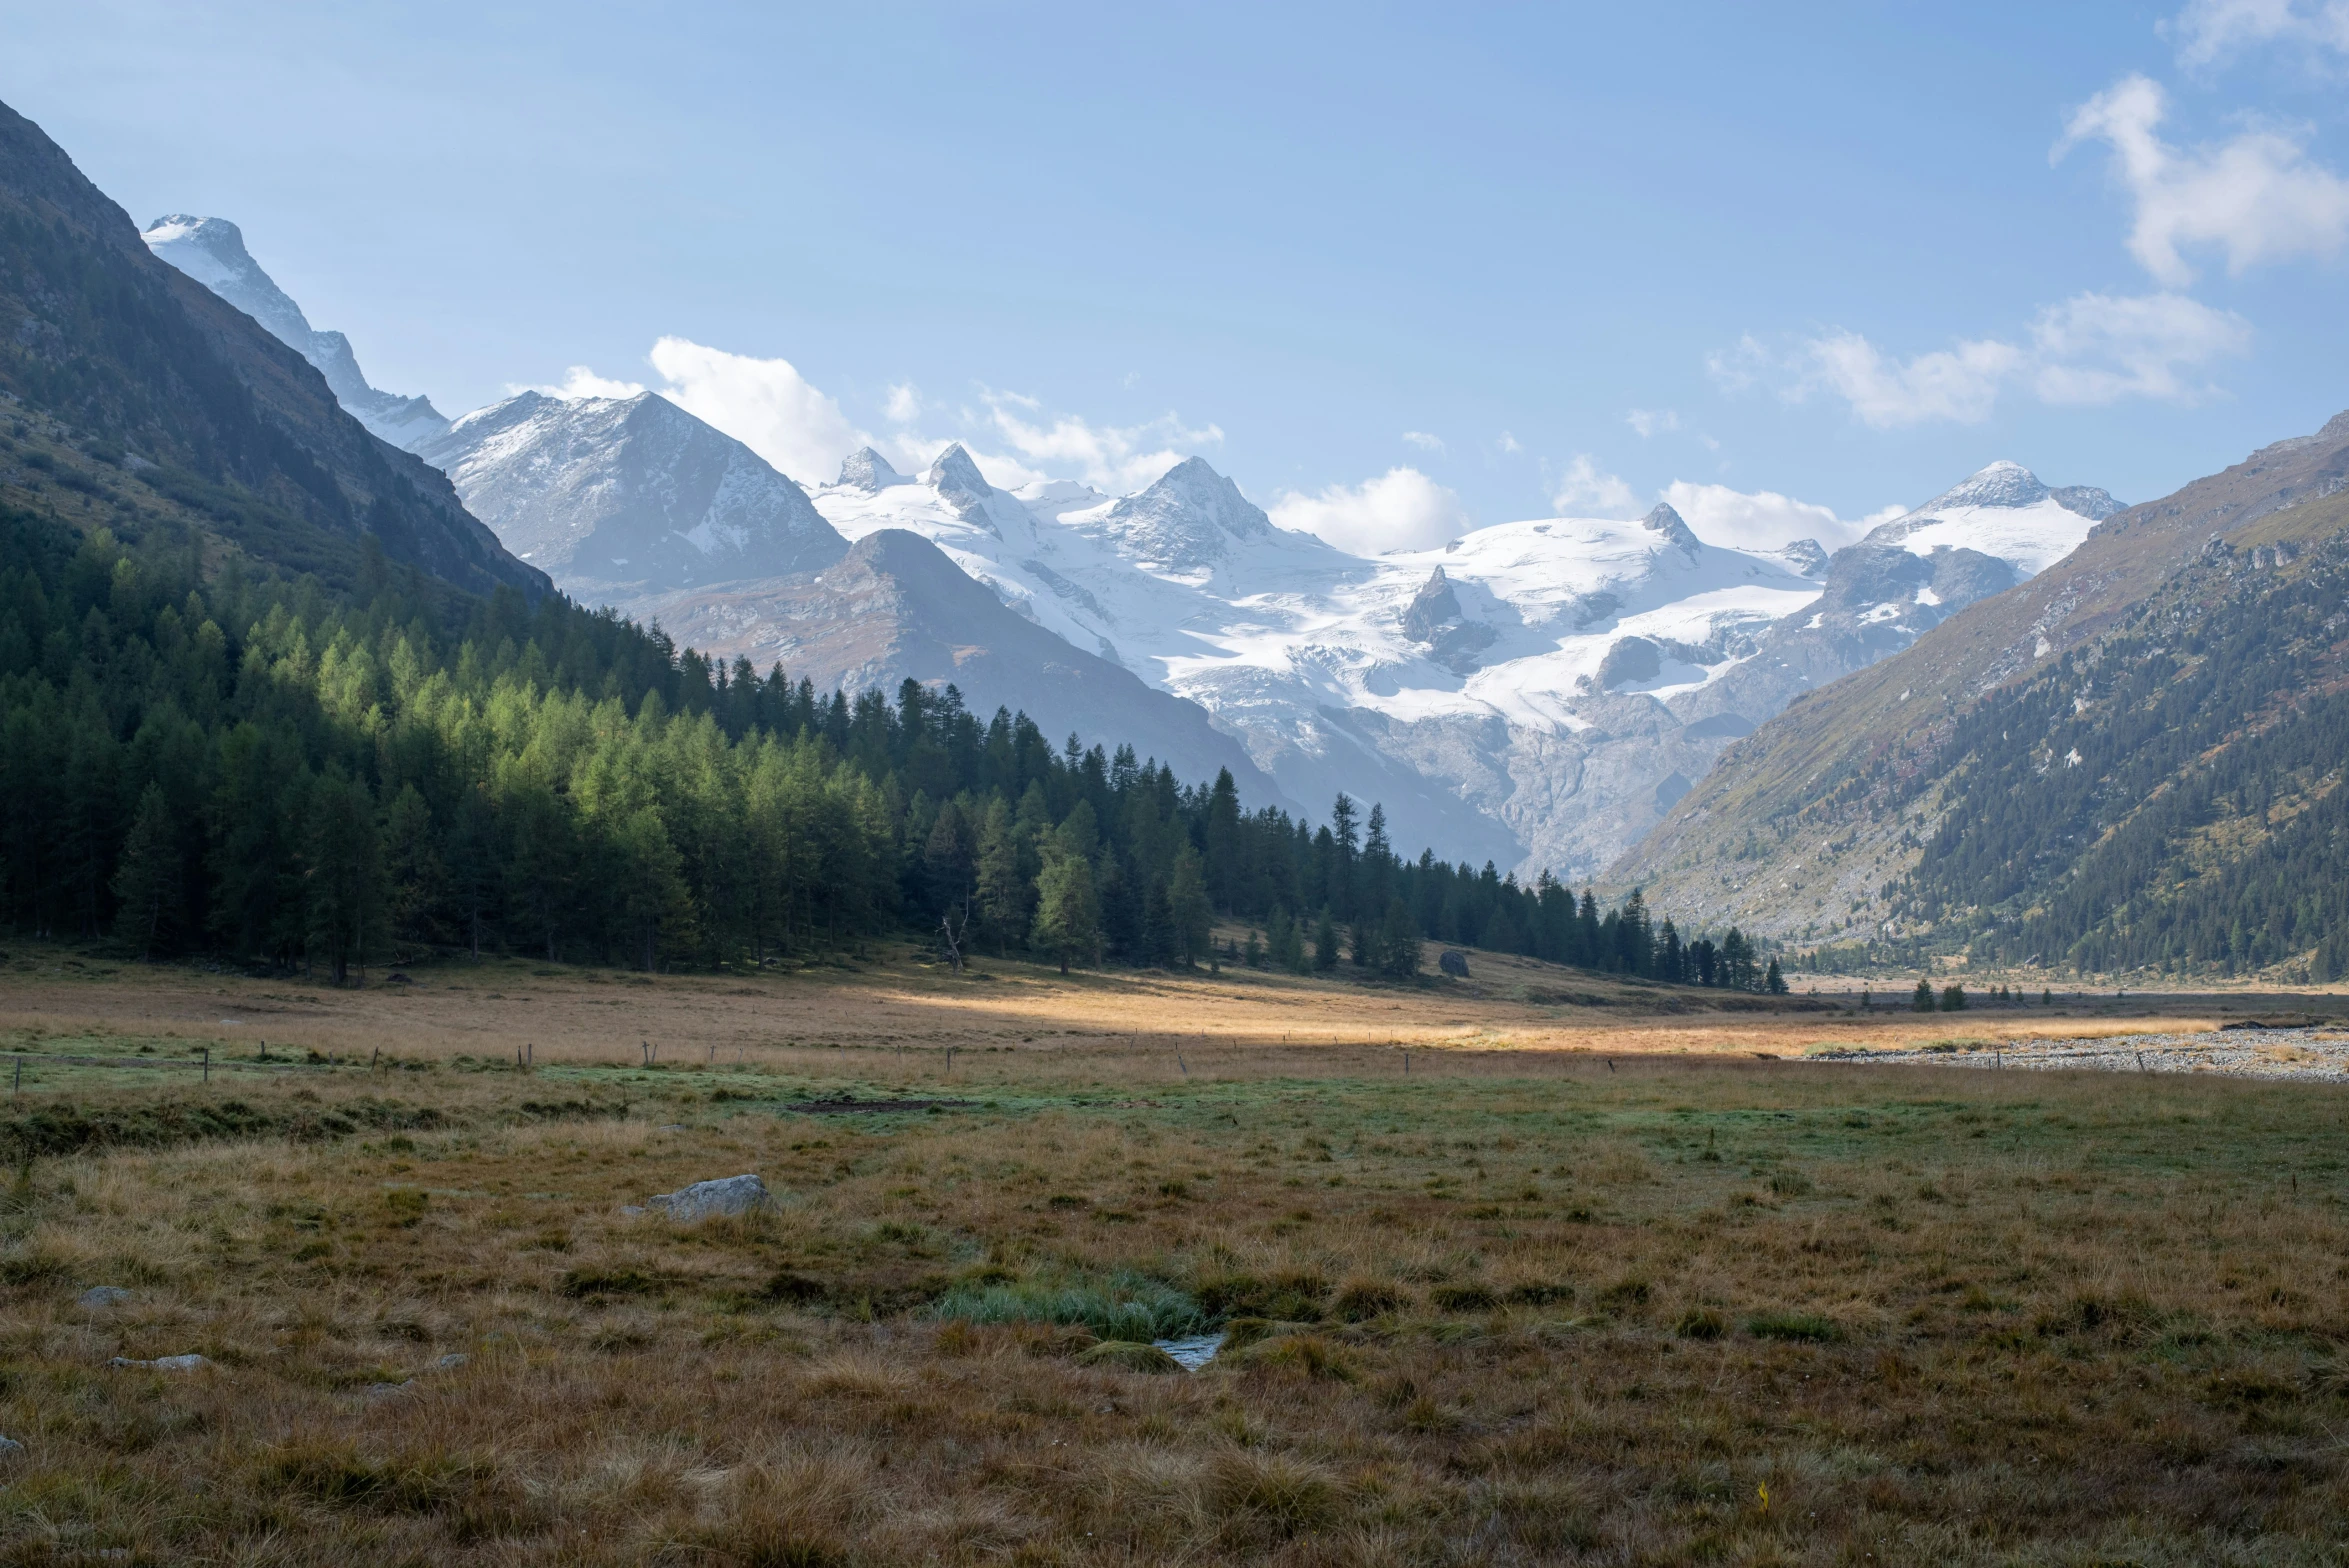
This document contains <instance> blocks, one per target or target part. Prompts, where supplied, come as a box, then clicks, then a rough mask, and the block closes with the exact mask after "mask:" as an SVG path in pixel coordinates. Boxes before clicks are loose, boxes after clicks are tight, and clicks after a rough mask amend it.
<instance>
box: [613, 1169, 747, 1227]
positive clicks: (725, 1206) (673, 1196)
mask: <svg viewBox="0 0 2349 1568" xmlns="http://www.w3.org/2000/svg"><path fill="white" fill-rule="evenodd" d="M774 1201H775V1198H774V1195H773V1194H772V1193H770V1192H768V1191H767V1184H766V1183H765V1182H763V1181H761V1180H759V1178H758V1177H757V1176H756V1175H753V1174H750V1173H745V1174H743V1175H740V1176H726V1177H721V1178H719V1179H718V1180H715V1181H697V1182H695V1183H694V1184H693V1185H692V1186H690V1187H680V1188H679V1189H678V1190H677V1191H675V1192H662V1193H655V1194H654V1195H653V1196H651V1197H649V1198H647V1199H645V1200H644V1202H645V1207H647V1208H651V1209H659V1210H661V1211H662V1212H663V1213H665V1214H667V1215H668V1216H669V1218H671V1219H673V1220H679V1221H692V1220H706V1219H709V1218H710V1217H711V1216H713V1215H719V1214H748V1213H749V1212H750V1211H751V1210H753V1209H763V1208H767V1207H769V1206H771V1205H772V1204H773V1203H774Z"/></svg>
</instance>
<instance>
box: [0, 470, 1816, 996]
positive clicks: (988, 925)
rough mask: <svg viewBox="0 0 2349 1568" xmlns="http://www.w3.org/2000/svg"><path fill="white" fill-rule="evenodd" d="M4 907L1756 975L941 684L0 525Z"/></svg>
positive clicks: (23, 917)
mask: <svg viewBox="0 0 2349 1568" xmlns="http://www.w3.org/2000/svg"><path fill="white" fill-rule="evenodd" d="M428 588H429V589H430V590H431V591H429V592H428V591H427V590H428ZM0 920H4V921H5V922H6V923H7V924H8V925H9V926H11V927H13V928H14V929H16V930H18V931H22V932H27V933H31V934H35V935H39V936H51V937H73V938H82V939H95V938H100V937H111V938H113V939H115V940H117V941H119V942H121V943H122V944H124V945H126V946H127V947H129V948H130V949H132V950H135V951H136V952H138V953H140V954H142V955H148V956H167V955H176V954H187V953H197V952H202V953H211V954H217V955H220V956H223V957H228V958H233V959H236V960H239V961H243V962H248V963H257V964H266V965H271V966H276V967H279V968H297V967H298V968H303V969H307V970H310V971H312V972H315V973H320V974H322V975H324V976H325V977H327V978H330V979H332V980H335V981H337V982H341V981H344V980H346V979H349V978H352V977H354V976H356V975H360V974H363V972H364V970H365V968H366V966H368V965H369V964H371V963H380V962H382V961H383V960H384V959H385V958H386V957H388V956H389V955H391V954H394V953H397V952H418V951H424V950H430V949H442V950H449V949H455V950H463V951H468V952H473V953H481V952H491V951H495V952H507V953H525V954H530V955H534V956H538V957H542V958H544V959H546V960H549V961H562V962H584V963H600V964H618V965H628V966H633V967H638V968H648V969H649V968H660V967H672V966H674V967H693V968H704V969H714V968H722V967H726V966H732V965H757V964H762V963H768V962H772V961H776V960H780V959H783V958H786V957H792V956H806V955H813V954H820V953H824V952H828V951H835V950H839V949H842V948H846V947H853V946H855V945H857V944H859V943H862V942H866V941H869V940H871V939H873V938H875V937H879V936H883V935H902V934H908V933H920V934H923V935H925V936H927V937H932V938H935V939H937V940H938V941H939V942H940V943H941V944H942V946H944V947H946V948H947V949H948V950H949V951H950V952H952V953H954V954H955V955H957V957H958V958H959V956H960V955H961V954H963V953H966V952H971V951H986V952H993V953H998V954H1012V953H1023V954H1027V955H1031V956H1036V957H1042V958H1044V959H1047V960H1050V961H1056V962H1059V963H1061V964H1063V965H1064V966H1065V965H1091V964H1099V963H1104V962H1114V963H1121V964H1131V965H1168V966H1183V965H1190V964H1196V963H1200V962H1217V961H1237V962H1254V963H1259V964H1264V965H1269V966H1280V967H1286V968H1290V969H1295V970H1299V971H1307V970H1312V969H1315V968H1319V969H1324V970H1328V969H1335V968H1337V967H1338V966H1340V965H1341V964H1343V965H1350V966H1354V967H1356V968H1359V969H1361V970H1365V971H1371V972H1378V973H1384V974H1388V975H1393V976H1398V977H1400V976H1407V975H1411V974H1415V973H1417V972H1418V971H1419V970H1420V968H1421V966H1422V962H1423V956H1424V955H1423V944H1424V943H1426V942H1430V941H1434V942H1442V943H1454V944H1459V945H1463V946H1473V947H1478V948H1482V949H1485V950H1487V951H1504V952H1513V953H1521V954H1526V955H1529V956H1535V957H1540V958H1546V959H1551V960H1554V961H1557V962H1561V963H1567V964H1575V965H1580V966H1583V967H1586V968H1590V969H1596V970H1602V971H1609V972H1616V973H1622V974H1629V975H1639V976H1645V977H1648V978H1653V979H1657V980H1663V981H1669V982H1677V983H1688V984H1700V985H1715V986H1729V987H1740V988H1746V989H1766V988H1769V987H1770V986H1771V985H1772V984H1773V983H1776V984H1778V985H1781V986H1782V984H1783V982H1777V981H1775V974H1774V970H1775V965H1774V964H1773V965H1769V966H1767V967H1765V966H1764V965H1763V963H1762V961H1761V957H1760V955H1759V954H1757V952H1756V951H1755V949H1754V946H1753V944H1752V943H1751V942H1749V941H1748V940H1747V939H1746V938H1745V937H1744V936H1743V935H1742V934H1741V933H1739V932H1737V931H1736V930H1734V929H1732V930H1731V931H1729V932H1727V933H1726V934H1724V935H1723V936H1722V937H1721V938H1719V939H1718V940H1715V939H1713V938H1709V937H1692V936H1690V935H1688V934H1685V933H1683V932H1681V931H1680V930H1679V929H1678V928H1677V927H1676V926H1675V925H1674V923H1673V922H1672V921H1671V920H1669V919H1663V920H1656V919H1653V918H1652V917H1651V916H1650V914H1649V912H1648V911H1647V909H1646V908H1645V905H1644V903H1643V902H1642V900H1641V898H1640V896H1639V895H1638V894H1637V893H1636V892H1635V893H1633V894H1631V895H1630V896H1628V897H1627V898H1626V899H1625V900H1624V901H1623V902H1622V903H1621V904H1620V905H1619V906H1617V907H1614V908H1602V907H1601V906H1600V905H1599V903H1598V900H1597V899H1596V897H1595V896H1594V895H1593V894H1592V893H1591V892H1589V891H1587V890H1586V891H1585V892H1583V893H1582V894H1581V895H1580V896H1579V897H1577V896H1575V895H1574V894H1573V893H1572V892H1571V890H1569V889H1567V888H1566V887H1564V886H1563V885H1561V884H1559V883H1557V882H1555V881H1554V880H1552V879H1551V878H1550V877H1548V876H1547V875H1544V876H1542V877H1540V878H1538V879H1536V880H1535V881H1534V882H1533V883H1532V884H1530V885H1527V884H1521V883H1520V882H1518V881H1517V879H1516V878H1515V877H1513V876H1506V875H1502V874H1500V873H1499V872H1498V871H1497V870H1496V868H1495V867H1494V866H1493V865H1492V864H1490V863H1489V862H1488V863H1487V864H1485V865H1484V866H1483V867H1481V868H1475V867H1471V866H1468V865H1466V864H1459V865H1454V864H1449V863H1446V862H1444V861H1441V860H1438V859H1437V858H1436V857H1435V856H1434V854H1433V852H1432V851H1428V852H1423V853H1422V854H1421V855H1420V856H1419V857H1418V858H1417V859H1416V860H1411V859H1406V858H1404V857H1403V856H1401V855H1399V854H1398V853H1397V852H1396V851H1395V849H1394V848H1393V846H1392V845H1391V843H1390V842H1389V838H1388V833H1387V826H1386V821H1385V816H1384V813H1383V811H1382V810H1381V809H1380V808H1379V807H1378V806H1377V805H1375V804H1374V805H1372V806H1371V807H1370V808H1369V809H1368V811H1367V813H1364V812H1363V811H1362V810H1361V808H1360V806H1359V805H1358V804H1357V803H1356V802H1354V801H1352V800H1350V799H1347V798H1346V797H1344V796H1340V797H1339V798H1338V800H1337V801H1336V802H1335V803H1334V805H1333V807H1332V809H1331V812H1330V815H1329V817H1328V819H1327V820H1326V821H1324V822H1320V823H1309V822H1306V821H1304V820H1301V819H1296V818H1292V817H1291V816H1290V815H1289V814H1288V813H1287V812H1285V811H1283V810H1281V809H1278V808H1276V807H1272V806H1256V807H1254V808H1250V807H1249V806H1247V805H1246V804H1244V803H1243V802H1242V801H1241V800H1240V798H1239V793H1238V790H1237V788H1236V787H1235V785H1234V783H1233V780H1232V778H1231V776H1230V774H1229V773H1228V772H1225V773H1222V774H1219V776H1218V777H1217V778H1215V779H1214V780H1213V781H1211V782H1208V783H1203V784H1185V783H1183V782H1181V781H1180V780H1178V779H1177V778H1176V776H1175V774H1174V772H1173V770H1172V769H1171V768H1170V767H1168V766H1166V765H1164V764H1162V763H1158V762H1155V761H1153V760H1147V759H1138V758H1137V757H1136V756H1135V755H1134V754H1133V752H1132V751H1131V750H1130V749H1128V748H1123V747H1120V748H1118V749H1116V750H1114V751H1110V750H1106V749H1105V748H1103V747H1101V746H1099V745H1095V746H1090V747H1087V746H1085V745H1083V744H1082V743H1081V742H1080V741H1079V740H1078V739H1077V738H1076V737H1074V736H1072V737H1069V738H1068V739H1067V740H1066V741H1064V742H1062V743H1061V744H1059V745H1055V744H1053V743H1052V742H1051V741H1050V740H1049V739H1048V738H1047V737H1046V736H1045V735H1044V734H1043V732H1042V731H1041V730H1040V729H1039V728H1038V726H1037V725H1036V724H1035V723H1034V722H1033V721H1032V720H1030V719H1029V718H1028V717H1027V716H1026V715H1024V714H1012V713H1007V712H1003V711H1001V710H998V711H997V712H996V713H995V714H993V715H992V716H989V717H986V718H981V717H980V716H979V715H977V714H974V713H972V712H969V711H968V710H966V709H965V707H964V705H963V703H962V699H961V697H960V695H959V694H958V693H957V692H956V691H955V690H954V688H952V687H948V688H946V689H945V690H944V691H942V692H933V691H931V690H930V689H928V688H926V687H923V686H921V685H920V684H918V683H915V682H912V681H908V682H906V683H905V684H904V685H903V686H902V687H901V688H900V689H899V690H898V692H897V693H896V694H895V696H894V698H893V699H892V698H891V697H888V696H885V695H884V694H882V693H879V692H871V691H868V692H864V693H861V694H857V695H855V696H853V697H852V696H850V695H849V694H847V693H845V692H839V691H834V692H829V693H825V692H819V691H817V690H816V689H815V688H814V686H813V685H812V683H810V682H809V681H807V680H805V679H801V680H798V681H796V682H794V681H793V680H791V679H790V678H789V677H788V676H787V675H786V673H785V672H784V671H782V670H781V669H779V668H778V669H775V670H771V671H769V672H767V673H766V674H764V675H761V674H759V673H757V672H756V671H755V670H753V669H752V668H751V666H750V665H749V664H748V663H747V662H742V661H737V662H736V663H734V664H733V665H731V666H726V665H722V664H717V663H713V662H712V661H710V660H708V659H706V658H704V657H703V656H702V655H700V654H697V653H696V652H694V651H693V650H691V649H681V648H678V647H676V646H675V645H674V644H673V643H671V642H670V641H669V640H668V639H667V638H666V637H664V636H662V635H661V634H660V633H658V632H657V631H648V630H646V629H644V628H640V627H638V626H636V625H634V624H632V623H630V622H627V621H624V620H622V619H620V618H619V617H618V616H617V615H615V614H613V613H612V612H609V611H590V610H586V609H582V608H581V607H579V606H577V605H575V604H573V603H571V602H569V601H568V600H565V599H563V598H561V597H559V596H549V597H547V598H545V599H543V600H541V601H540V602H539V603H538V604H536V605H535V606H533V605H530V604H528V603H526V602H525V601H524V600H523V598H522V597H521V596H520V595H519V594H516V593H514V592H513V591H512V590H510V589H506V590H500V591H498V592H496V593H494V594H492V595H490V596H488V597H486V598H479V597H472V596H451V595H449V594H447V593H446V592H445V591H442V590H439V589H438V588H437V587H434V586H433V585H428V584H425V583H423V582H421V581H420V580H419V579H418V578H417V577H416V576H415V574H414V573H413V572H410V571H406V570H405V569H398V568H387V567H386V566H385V564H384V562H383V561H382V559H381V557H380V555H379V554H378V553H375V552H372V551H370V552H369V553H368V555H367V559H366V562H365V565H364V567H363V569H362V571H361V573H360V576H359V581H358V584H357V586H356V587H355V588H354V589H353V590H352V591H351V592H348V593H344V594H335V593H330V592H329V591H327V590H326V589H325V588H323V587H322V586H321V585H320V584H318V583H317V582H316V581H315V580H313V579H297V580H293V581H286V580H282V579H278V578H275V577H264V576H260V575H258V574H255V573H252V572H249V571H245V570H241V569H239V568H238V566H237V565H236V564H235V563H234V562H233V561H232V562H230V563H228V564H227V565H225V566H220V567H217V568H216V569H214V570H213V571H211V572H210V573H209V574H207V573H206V572H205V571H204V570H203V569H202V566H201V562H200V559H199V551H198V547H197V545H196V543H195V541H194V540H193V538H192V537H191V536H189V535H186V534H184V533H183V534H179V535H176V536H175V535H174V533H173V531H172V530H170V529H168V528H163V527H157V528H152V529H149V530H148V531H147V533H146V535H145V536H144V537H143V538H142V539H141V540H140V542H139V543H138V544H137V545H136V546H135V547H134V546H132V545H130V544H126V543H124V542H122V541H121V540H118V539H117V538H115V537H114V536H113V535H111V534H109V533H107V532H105V531H103V530H101V531H98V532H95V533H92V534H90V535H87V536H81V535H77V534H76V533H74V531H72V530H71V529H68V528H65V527H64V526H62V525H60V524H58V523H56V522H55V521H54V520H53V519H49V518H44V517H41V516H38V515H35V514H32V513H28V512H23V511H8V512H5V513H0ZM1219 920H1222V921H1225V922H1230V923H1233V924H1235V925H1237V926H1239V927H1241V928H1245V929H1246V930H1247V932H1248V937H1247V940H1246V943H1245V944H1244V945H1243V944H1242V943H1241V942H1239V941H1238V940H1237V939H1236V938H1232V937H1230V936H1228V935H1227V937H1226V939H1225V941H1224V944H1223V945H1222V946H1221V947H1218V946H1217V945H1216V942H1215V938H1214V930H1215V926H1216V924H1217V922H1218V921H1219Z"/></svg>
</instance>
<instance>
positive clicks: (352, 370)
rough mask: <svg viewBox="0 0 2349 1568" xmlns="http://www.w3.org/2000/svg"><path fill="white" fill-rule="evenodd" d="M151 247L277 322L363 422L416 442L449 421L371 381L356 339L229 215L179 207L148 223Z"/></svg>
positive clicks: (262, 318) (276, 331)
mask: <svg viewBox="0 0 2349 1568" xmlns="http://www.w3.org/2000/svg"><path fill="white" fill-rule="evenodd" d="M139 237H140V238H141V239H143V240H145V241H146V242H147V248H148V249H149V250H151V251H153V252H154V253H155V254H156V255H158V256H160V257H162V258H163V259H164V260H165V261H168V262H170V263H171V264H172V265H173V266H175V267H177V268H178V269H179V270H180V271H182V272H184V273H186V274H187V275H188V276H189V277H191V278H194V279H195V280H196V281H197V282H198V283H201V284H203V285H204V286H205V287H206V288H208V289H210V290H211V291H212V292H213V293H215V294H217V295H219V296H220V297H221V298H222V299H224V300H227V301H228V302H229V303H230V304H231V305H234V306H235V307H236V308H237V309H239V310H241V311H243V312H244V313H245V314H246V315H248V316H250V317H252V318H253V319H254V320H255V321H258V322H260V323H261V325H262V326H264V327H266V328H268V329H269V331H270V333H271V334H272V335H273V336H275V337H276V339H277V340H278V341H279V342H280V343H283V344H285V345H286V346H287V347H288V348H290V349H292V350H293V351H294V352H295V353H297V354H299V355H301V356H302V357H303V358H304V359H306V360H308V361H309V362H310V363H311V364H313V365H315V366H317V367H318V373H319V374H320V375H322V376H324V377H326V384H327V385H328V386H329V387H331V388H333V389H334V395H335V399H336V401H338V402H340V403H341V404H342V406H343V407H344V408H346V409H348V410H349V411H350V412H351V413H352V414H353V415H355V416H356V417H357V419H358V421H359V423H361V424H363V425H365V426H366V427H367V428H368V429H369V430H371V431H373V432H374V433H375V434H376V435H378V436H380V437H382V438H383V439H384V440H386V441H389V442H390V443H391V444H392V445H393V446H396V447H405V448H408V449H411V450H413V449H414V448H415V447H416V445H417V444H418V443H419V442H422V441H424V440H426V439H428V438H430V437H432V436H436V435H438V434H439V433H440V432H442V431H443V430H446V429H447V428H448V425H449V422H448V421H447V420H446V419H444V418H442V417H441V414H440V411H439V410H438V409H436V408H434V407H433V406H432V402H431V400H430V399H428V398H422V397H401V396H400V395H399V394H398V393H396V392H381V391H378V390H376V389H375V388H374V387H372V386H369V385H368V384H367V378H366V377H365V376H364V375H361V374H360V372H359V360H358V357H357V356H356V355H354V354H353V353H352V352H351V340H350V339H349V338H347V337H344V336H343V335H342V334H341V333H340V332H320V331H318V330H316V329H315V328H313V327H312V326H311V325H310V320H309V318H308V317H307V316H304V315H303V314H302V307H301V306H299V305H297V304H295V303H294V302H293V301H292V300H291V299H290V298H288V297H287V295H286V292H285V290H283V289H281V288H279V287H278V286H277V284H276V282H275V280H273V279H272V278H271V277H270V276H269V274H268V273H266V272H263V271H262V270H261V264H260V263H259V262H256V261H255V260H254V259H253V258H252V255H251V254H250V253H249V252H248V251H247V250H246V249H245V236H244V232H243V231H242V230H240V229H239V228H238V227H237V226H236V225H235V224H233V223H231V222H229V221H228V220H227V219H226V218H191V217H188V216H187V215H185V214H183V213H172V214H171V215H169V216H168V217H162V218H157V219H156V220H155V221H154V222H153V223H150V224H148V225H147V227H146V228H145V229H144V230H142V231H141V233H140V235H139Z"/></svg>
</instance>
